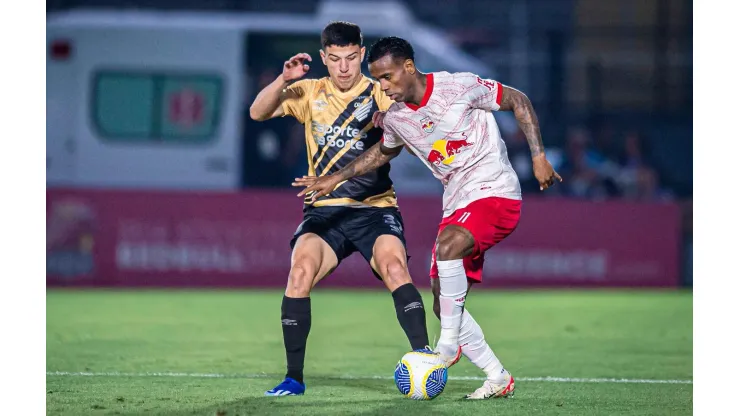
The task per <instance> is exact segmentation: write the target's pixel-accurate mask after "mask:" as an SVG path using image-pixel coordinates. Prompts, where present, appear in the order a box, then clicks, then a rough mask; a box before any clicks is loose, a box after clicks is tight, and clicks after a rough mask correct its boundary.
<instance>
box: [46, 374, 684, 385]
mask: <svg viewBox="0 0 740 416" xmlns="http://www.w3.org/2000/svg"><path fill="white" fill-rule="evenodd" d="M46 375H47V376H60V377H192V378H246V379H259V378H280V376H278V375H274V374H221V373H176V372H145V373H127V372H119V371H109V372H84V371H80V372H70V371H47V372H46ZM309 378H314V379H325V380H326V379H330V380H393V376H369V375H367V376H356V375H338V376H312V377H309ZM514 378H515V379H516V380H517V381H534V382H551V383H626V384H694V382H693V380H653V379H633V378H573V377H514ZM448 379H449V380H478V381H483V380H485V377H471V376H450V377H449V378H448Z"/></svg>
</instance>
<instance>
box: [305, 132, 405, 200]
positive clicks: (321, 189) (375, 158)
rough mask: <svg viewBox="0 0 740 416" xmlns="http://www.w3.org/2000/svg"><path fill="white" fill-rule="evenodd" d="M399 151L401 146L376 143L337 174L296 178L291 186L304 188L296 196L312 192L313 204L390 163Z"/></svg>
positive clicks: (401, 148)
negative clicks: (355, 179)
mask: <svg viewBox="0 0 740 416" xmlns="http://www.w3.org/2000/svg"><path fill="white" fill-rule="evenodd" d="M401 150H403V146H400V147H395V148H390V147H386V146H383V142H378V143H376V144H375V145H374V146H373V147H371V148H369V149H367V150H366V151H365V152H364V153H363V154H361V155H360V156H358V157H357V158H356V159H355V160H353V161H352V162H351V163H350V164H348V165H347V166H345V167H343V168H342V169H340V170H338V171H337V172H335V173H333V174H331V175H327V176H320V177H316V176H304V177H302V178H296V179H295V182H293V186H296V187H302V186H305V187H306V189H304V190H302V191H301V192H299V193H298V196H304V195H307V194H310V193H312V192H313V195H312V199H311V203H313V202H315V201H316V200H317V199H319V198H320V197H322V196H324V195H328V194H330V193H331V192H332V191H333V190H334V189H336V187H337V186H339V185H340V184H341V183H344V182H346V181H347V180H349V179H350V178H354V177H355V176H360V175H364V174H365V173H368V172H371V171H373V170H375V169H377V168H379V167H381V166H383V165H385V164H386V163H388V162H390V161H391V159H393V158H394V157H396V156H398V154H399V153H401Z"/></svg>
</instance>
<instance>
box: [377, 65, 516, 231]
mask: <svg viewBox="0 0 740 416" xmlns="http://www.w3.org/2000/svg"><path fill="white" fill-rule="evenodd" d="M426 77H427V88H426V92H425V93H424V98H423V99H422V101H421V103H420V104H419V105H418V106H416V105H414V104H409V103H394V104H393V105H392V106H391V107H390V108H389V109H388V112H387V113H386V115H385V118H384V120H383V129H384V132H383V145H384V146H386V147H391V148H393V147H398V146H402V145H403V144H404V143H405V144H406V145H408V147H409V148H410V150H411V151H412V152H413V153H414V154H416V156H418V157H419V158H420V159H421V160H422V161H423V162H424V163H425V164H426V165H427V166H428V167H429V169H430V170H431V171H432V172H433V173H434V176H435V177H436V178H437V179H439V180H440V181H442V184H444V186H445V192H444V202H443V209H444V216H445V217H447V216H449V215H451V214H452V213H453V212H454V211H455V210H457V209H460V208H463V207H465V206H467V205H468V204H470V203H471V202H473V201H476V200H479V199H482V198H487V197H492V196H495V197H501V198H509V199H517V200H520V199H522V191H521V188H520V186H519V178H518V177H517V175H516V172H515V171H514V168H513V167H512V166H511V162H509V156H508V154H507V152H506V145H505V144H504V141H503V139H502V138H501V133H500V132H499V129H498V125H497V124H496V120H495V119H494V118H493V114H492V113H491V111H496V110H498V109H499V107H500V105H501V95H502V93H503V87H502V86H501V83H499V82H496V81H492V80H488V79H482V78H480V77H479V76H477V75H475V74H471V73H467V72H466V73H454V74H450V73H448V72H434V73H429V74H427V75H426Z"/></svg>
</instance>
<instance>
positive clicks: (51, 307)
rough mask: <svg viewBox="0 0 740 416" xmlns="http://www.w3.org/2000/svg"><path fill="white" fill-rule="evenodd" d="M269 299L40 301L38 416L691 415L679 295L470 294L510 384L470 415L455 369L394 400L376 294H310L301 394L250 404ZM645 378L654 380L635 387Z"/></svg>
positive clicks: (276, 323)
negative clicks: (434, 385) (428, 397)
mask: <svg viewBox="0 0 740 416" xmlns="http://www.w3.org/2000/svg"><path fill="white" fill-rule="evenodd" d="M423 292H424V297H425V298H424V301H425V303H426V305H427V312H428V316H427V320H428V326H429V331H430V337H434V336H435V335H438V334H439V323H438V321H437V320H436V318H435V317H434V316H433V314H432V312H431V297H430V294H429V290H428V288H423ZM281 297H282V291H141V292H135V291H127V292H116V291H87V292H85V291H56V290H49V291H48V292H47V298H46V321H47V327H46V369H47V375H46V389H47V392H46V405H47V413H48V414H67V415H86V414H94V415H97V414H101V415H102V414H117V415H137V414H163V415H181V414H182V415H191V414H198V415H229V416H231V415H252V414H255V415H256V414H264V415H283V414H287V415H392V414H398V415H442V414H445V415H458V414H459V415H466V416H469V415H472V414H506V415H532V414H552V415H616V414H619V415H626V414H633V415H658V414H661V415H688V414H691V413H692V401H693V393H692V391H693V384H691V380H692V364H693V360H692V294H691V293H690V292H685V291H666V292H655V291H646V292H640V291H541V292H540V291H534V292H515V291H488V292H484V291H478V292H475V291H473V292H472V293H471V295H470V297H469V298H468V302H467V303H466V307H468V308H469V310H470V312H471V313H472V314H473V316H474V317H475V318H476V320H477V321H478V322H479V323H480V325H481V327H482V328H483V331H484V332H485V334H486V339H487V340H488V342H489V343H490V344H491V346H492V347H493V349H494V351H495V352H496V354H497V355H498V357H499V358H500V359H501V360H502V362H503V363H504V365H505V366H506V367H507V368H508V369H509V370H510V371H511V372H512V374H513V375H514V377H515V378H517V379H518V380H517V391H516V395H515V397H514V398H512V399H503V400H486V401H476V402H470V401H464V400H461V398H462V397H463V396H464V395H465V394H466V393H469V392H471V391H473V390H474V389H476V388H477V387H479V386H480V384H481V383H482V381H480V380H475V379H470V378H472V377H481V376H482V373H481V372H479V371H478V369H477V368H475V367H474V366H473V365H472V364H470V363H469V362H468V361H467V360H466V359H465V358H463V359H462V360H461V362H460V364H458V365H456V366H455V367H452V368H451V369H450V377H451V380H450V381H449V382H448V384H447V387H446V389H445V391H444V393H442V395H441V396H440V397H439V398H437V399H435V400H432V401H428V402H415V401H412V400H408V399H406V398H404V397H403V396H401V394H400V393H398V391H397V390H396V387H395V385H394V383H393V380H392V376H393V369H394V367H395V364H396V362H397V361H398V359H399V358H400V357H401V355H403V353H404V352H406V351H407V350H408V349H409V347H408V344H407V341H406V338H405V337H404V335H403V332H402V330H401V328H400V327H399V325H398V322H397V321H396V316H395V310H394V307H393V300H392V298H391V296H390V294H388V293H386V292H382V291H333V290H322V289H317V290H316V291H315V292H314V293H313V294H312V307H313V323H312V327H311V335H310V337H309V341H308V352H307V356H306V383H307V386H308V390H307V392H306V393H307V394H306V395H305V396H302V397H282V398H269V397H263V393H264V391H265V390H267V389H269V388H272V387H273V386H274V385H275V384H277V383H278V382H279V381H281V379H282V376H283V375H284V360H285V357H284V351H283V345H282V332H281V327H280V302H281ZM540 377H558V378H561V379H557V380H555V379H550V380H539V379H538V378H540ZM576 379H580V380H576ZM614 379H627V380H626V381H628V382H615V380H614ZM644 380H662V381H665V382H664V383H646V382H638V381H644ZM623 381H624V380H623Z"/></svg>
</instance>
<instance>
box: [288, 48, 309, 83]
mask: <svg viewBox="0 0 740 416" xmlns="http://www.w3.org/2000/svg"><path fill="white" fill-rule="evenodd" d="M305 62H311V55H309V54H307V53H299V54H298V55H295V56H293V57H292V58H290V59H288V60H287V61H285V64H284V65H283V80H285V81H293V80H296V79H301V78H303V76H304V75H306V73H307V72H308V70H309V68H310V67H309V66H308V64H306V63H305Z"/></svg>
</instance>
